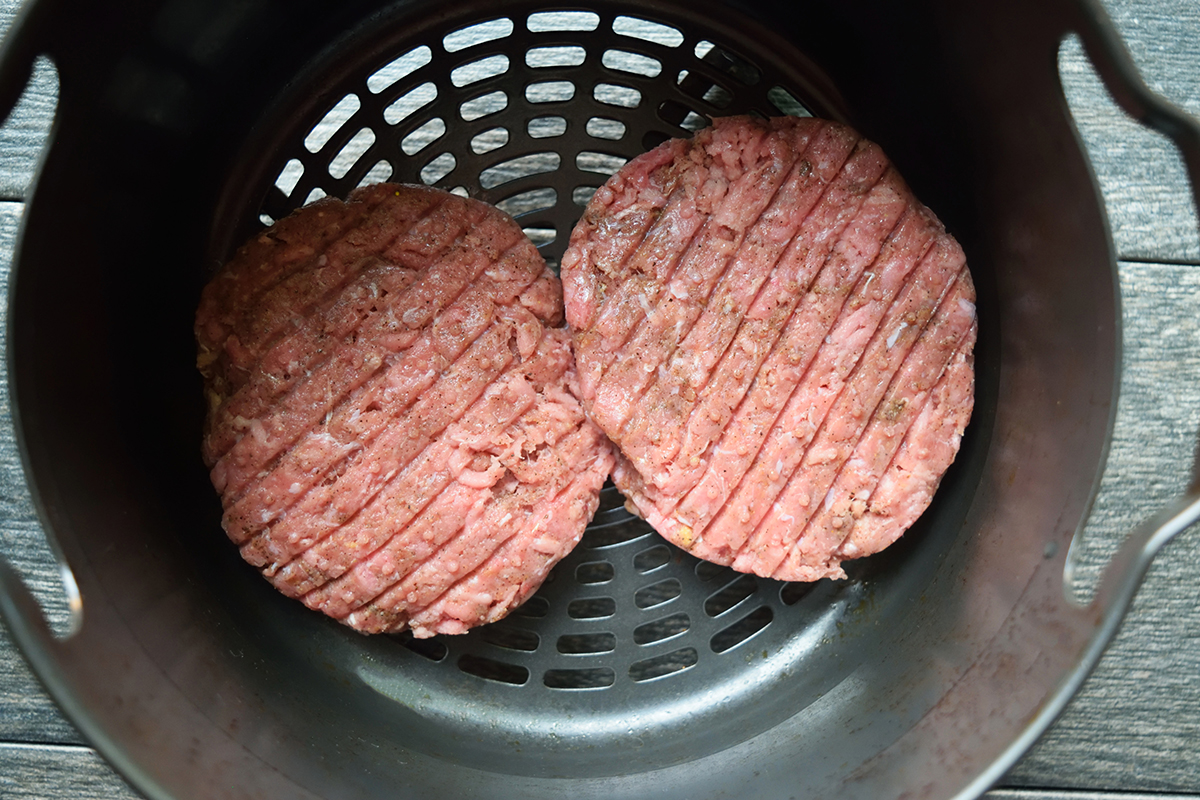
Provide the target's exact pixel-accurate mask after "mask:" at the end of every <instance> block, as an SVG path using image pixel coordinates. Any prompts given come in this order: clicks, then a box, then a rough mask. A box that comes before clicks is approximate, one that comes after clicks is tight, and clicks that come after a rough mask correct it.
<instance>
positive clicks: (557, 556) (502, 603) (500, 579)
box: [408, 471, 604, 635]
mask: <svg viewBox="0 0 1200 800" xmlns="http://www.w3.org/2000/svg"><path fill="white" fill-rule="evenodd" d="M603 482H604V480H603V478H602V477H600V476H599V474H598V473H595V472H591V471H589V472H588V473H586V474H582V475H579V476H578V477H576V479H575V480H574V481H572V482H571V483H570V484H569V485H568V486H566V487H565V488H564V489H563V491H562V492H560V493H559V494H558V495H557V496H555V497H554V498H550V499H548V500H547V501H546V502H545V506H546V508H545V509H544V510H542V511H541V512H540V513H539V512H535V513H534V514H533V515H532V516H534V517H535V518H537V517H539V516H540V517H541V518H544V519H547V520H548V522H547V525H546V527H545V528H542V529H540V530H539V529H538V528H537V527H536V523H535V526H534V527H533V528H532V529H529V530H520V531H518V532H517V534H516V535H514V536H512V537H510V538H509V539H508V540H506V541H505V542H504V544H503V545H502V546H501V547H500V548H498V549H497V550H496V551H495V552H493V553H492V555H491V556H490V557H489V559H488V561H486V562H484V563H483V564H480V565H479V566H478V567H476V569H475V570H474V571H473V573H472V574H471V575H469V576H467V577H466V578H464V579H463V580H461V581H459V582H458V583H456V584H455V585H454V586H452V587H450V589H448V590H447V591H446V592H444V593H443V594H442V595H440V596H439V597H437V598H436V599H434V600H433V601H432V602H430V603H428V604H426V606H425V607H424V608H423V609H419V610H417V611H415V612H412V609H409V611H410V613H409V620H408V624H409V625H410V626H412V627H413V628H414V631H416V632H417V633H418V635H419V634H421V633H425V632H429V633H435V632H436V633H460V632H462V630H463V628H462V627H461V625H462V623H461V620H463V619H469V617H467V616H466V615H467V614H468V613H472V614H474V615H475V619H478V620H479V621H480V623H485V622H495V621H496V619H498V617H497V615H496V610H497V608H511V607H513V605H514V604H518V603H521V602H524V601H525V600H527V599H528V598H529V596H530V595H531V594H533V592H534V591H535V590H536V589H537V588H538V586H539V585H540V584H541V583H542V581H544V580H545V578H546V575H547V574H549V571H550V568H551V566H552V565H553V564H554V563H556V562H557V561H559V560H561V559H562V558H563V557H565V556H566V555H567V553H568V552H570V550H571V549H572V548H574V547H575V545H576V544H578V543H579V540H580V538H582V535H583V532H582V530H580V531H579V532H578V533H577V534H574V535H570V536H564V533H568V534H569V533H570V532H571V529H572V528H574V527H575V526H576V525H577V524H578V522H577V520H579V519H583V518H586V517H588V516H590V515H592V514H594V513H595V510H596V508H597V507H598V506H599V504H600V498H599V494H598V492H599V490H600V487H601V485H602V484H603ZM564 503H565V504H567V507H568V511H567V512H566V514H565V515H564V514H562V512H561V511H560V510H559V507H560V506H562V505H563V504H564ZM562 529H565V530H562ZM533 562H540V563H538V565H537V567H536V569H534V570H533V572H532V573H531V577H527V578H526V579H525V580H523V581H520V582H518V581H517V580H516V579H517V578H518V577H520V575H521V574H522V573H523V572H525V571H527V570H528V567H529V565H530V563H533ZM493 567H494V568H493ZM481 584H483V585H497V584H498V585H501V586H506V587H508V591H507V593H506V594H504V595H502V596H500V597H492V596H490V595H481V594H480V593H479V588H480V587H481ZM489 601H490V602H489ZM447 619H449V620H450V623H449V625H448V626H447V623H446V620H447Z"/></svg>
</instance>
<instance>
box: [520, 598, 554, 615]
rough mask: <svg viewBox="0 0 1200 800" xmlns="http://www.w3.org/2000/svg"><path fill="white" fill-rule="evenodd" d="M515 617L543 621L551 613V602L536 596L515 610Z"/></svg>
mask: <svg viewBox="0 0 1200 800" xmlns="http://www.w3.org/2000/svg"><path fill="white" fill-rule="evenodd" d="M512 613H513V615H514V616H517V617H526V618H527V619H542V618H543V617H545V616H546V615H547V614H549V613H550V602H549V601H548V600H546V598H544V597H539V596H537V595H534V596H533V597H531V598H529V599H528V600H526V601H525V602H524V603H522V604H521V605H519V606H517V607H516V608H515V609H513V612H512Z"/></svg>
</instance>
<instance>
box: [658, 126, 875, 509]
mask: <svg viewBox="0 0 1200 800" xmlns="http://www.w3.org/2000/svg"><path fill="white" fill-rule="evenodd" d="M835 130H836V129H835ZM842 130H846V131H848V132H849V129H842ZM850 133H852V132H850ZM851 147H852V151H851V155H849V156H848V157H847V158H845V160H844V161H843V162H842V163H841V165H839V167H838V171H837V173H836V174H835V175H834V176H833V180H831V181H830V183H829V184H828V186H827V187H826V188H825V190H824V191H823V192H822V193H821V197H820V199H819V201H818V203H817V204H816V205H815V206H814V207H813V209H812V210H811V211H810V213H809V215H808V217H807V218H806V219H805V221H804V224H803V226H802V227H801V230H800V234H799V236H798V238H797V239H796V240H794V241H793V242H792V243H790V244H789V246H788V249H787V250H786V251H785V252H784V256H783V260H782V263H783V264H784V268H783V269H782V270H778V269H777V270H776V272H775V274H773V275H772V277H771V278H770V279H769V280H768V282H767V284H766V285H765V286H764V287H763V289H761V290H760V296H759V297H758V298H756V299H755V304H757V303H758V302H759V301H760V300H762V299H763V297H765V296H767V295H764V294H763V293H764V292H765V293H771V292H772V291H774V292H775V293H776V294H777V295H778V296H780V297H782V298H784V303H785V304H784V305H782V306H778V307H777V308H776V309H775V312H776V313H775V315H774V316H772V317H768V322H769V323H770V322H777V323H779V324H778V325H772V324H768V326H767V330H766V333H767V334H768V341H766V342H765V343H763V342H760V344H765V345H766V346H765V347H763V346H759V345H758V344H754V342H755V341H756V338H757V337H755V336H754V334H755V333H760V332H761V331H756V330H754V329H753V326H752V325H747V324H746V323H747V320H745V319H743V323H742V326H741V327H740V328H739V331H738V333H737V334H736V335H735V338H734V342H733V344H732V345H731V348H730V349H729V350H728V351H727V354H730V355H728V358H727V359H723V360H722V364H721V365H719V367H718V370H719V371H725V372H728V371H730V370H732V369H735V368H734V367H731V366H730V365H729V364H728V363H727V362H728V361H729V360H732V359H733V358H734V357H736V354H737V352H738V350H735V349H733V348H738V349H745V348H746V347H747V346H750V347H753V349H754V350H755V362H754V365H753V369H752V370H750V369H747V370H746V371H745V373H744V374H743V378H742V383H741V385H740V387H739V388H740V391H739V392H738V393H737V396H736V398H733V399H734V400H735V402H733V403H732V404H730V406H729V408H728V410H727V411H726V413H725V414H723V415H722V416H723V417H724V419H723V423H724V424H722V425H720V426H714V425H712V424H711V422H710V420H706V419H705V418H704V417H703V416H698V414H703V413H705V412H706V411H709V410H711V408H712V407H713V406H714V405H715V404H718V403H722V402H724V401H725V398H724V397H722V396H719V395H716V394H711V393H710V394H709V396H708V398H707V400H708V404H707V406H702V405H701V404H698V407H697V408H694V409H693V411H692V414H691V416H689V419H688V426H687V428H686V429H685V430H688V431H690V430H693V429H699V430H701V431H703V430H705V427H707V429H708V432H709V433H708V436H707V437H705V438H706V441H703V448H702V449H697V447H696V445H695V444H694V443H693V442H695V441H696V440H698V439H699V438H700V435H699V434H697V436H696V438H695V439H693V440H691V441H690V442H689V444H691V446H692V448H693V449H691V450H690V451H688V450H685V449H683V448H681V452H682V453H683V454H684V455H685V456H687V454H688V453H689V452H690V453H691V454H692V455H695V456H696V457H697V460H698V461H700V462H701V463H699V464H698V465H697V468H696V469H691V468H690V456H688V457H687V458H686V459H685V460H683V461H682V464H683V466H682V467H679V468H678V469H677V470H676V471H675V472H674V473H671V471H670V469H671V467H670V465H668V468H667V471H666V472H660V473H658V474H654V473H653V472H652V471H651V475H650V476H648V477H649V478H652V480H646V481H645V483H644V486H642V487H641V488H642V490H643V491H644V493H645V495H646V504H647V505H648V506H653V508H650V509H647V510H648V511H649V512H650V514H651V522H652V523H653V524H654V525H655V527H656V528H658V529H659V530H660V531H662V530H664V529H663V528H662V527H660V525H664V524H666V522H665V520H667V519H669V517H670V514H671V513H672V512H673V511H674V510H675V509H676V507H677V506H679V505H680V504H681V503H684V502H688V503H691V504H695V503H697V502H700V498H703V497H704V495H706V494H708V492H709V491H710V490H709V488H708V487H710V486H711V487H712V490H713V491H717V492H718V495H720V496H722V502H723V496H724V494H725V493H726V492H727V489H726V488H724V487H723V486H722V488H721V489H716V486H715V484H714V483H713V481H714V480H716V481H720V482H721V483H722V484H724V478H723V477H722V476H721V475H720V474H718V473H719V472H721V471H723V470H718V469H716V468H715V467H714V459H720V458H724V457H725V455H727V454H725V453H723V452H722V451H721V450H720V443H721V439H722V437H723V436H724V435H725V432H726V431H727V430H728V429H729V428H730V423H731V422H732V421H733V419H734V416H735V414H737V412H738V409H739V408H741V407H742V405H743V404H744V403H746V402H747V394H748V393H749V392H750V391H751V389H752V387H753V385H754V383H753V382H754V380H755V378H756V376H757V374H758V372H759V371H760V370H761V369H762V368H763V364H764V363H765V362H766V361H768V360H771V363H773V364H779V363H780V360H781V359H783V358H784V357H785V356H784V354H783V353H782V352H781V351H780V350H779V348H780V347H781V346H782V345H781V343H782V344H786V343H787V342H788V334H789V332H790V331H793V326H789V325H788V324H787V323H789V321H791V320H792V317H793V313H794V311H795V309H796V307H797V306H798V305H799V304H800V303H801V302H802V300H803V298H804V297H805V295H806V294H807V292H808V290H809V289H810V287H811V285H812V283H813V281H816V280H817V279H818V278H819V277H820V274H821V273H822V271H823V270H824V269H825V267H826V264H827V263H828V262H829V260H830V259H831V258H832V257H833V255H834V253H835V248H836V247H837V246H838V245H839V244H840V243H841V241H842V239H843V238H844V237H845V236H847V235H848V228H849V225H850V224H851V223H852V222H853V221H854V220H855V218H856V217H857V216H858V214H859V212H860V210H861V208H862V204H863V202H864V201H865V199H866V197H867V195H868V193H869V192H870V191H871V190H872V189H874V187H875V185H876V184H877V183H878V181H879V180H880V179H881V178H882V175H883V173H884V169H885V165H884V162H883V160H882V159H881V158H880V152H879V151H878V149H875V148H872V147H870V145H869V143H866V142H865V141H864V140H860V139H858V138H857V137H855V138H854V143H853V144H852V145H851ZM827 223H828V224H827ZM814 226H815V227H816V229H817V231H816V232H817V235H815V236H809V235H808V234H810V233H812V232H813V227H814ZM797 270H798V271H799V275H798V276H797V277H798V278H800V284H799V285H798V287H797V288H798V291H796V292H791V291H789V290H788V287H787V286H786V285H783V283H784V281H785V280H786V278H785V277H784V276H787V275H792V274H795V273H796V271H797ZM751 308H752V309H753V308H754V306H753V305H752V306H751ZM795 324H796V325H798V324H800V320H799V319H797V320H796V322H795ZM814 353H815V350H814ZM802 360H803V359H802V358H801V359H800V361H802ZM800 361H797V362H796V364H795V365H793V366H795V367H796V368H797V370H796V371H797V374H796V375H795V376H793V377H794V379H795V380H796V381H799V380H800V377H801V376H802V374H803V373H802V369H801V367H802V365H801V364H800ZM785 366H786V365H785ZM708 388H709V387H706V390H708ZM713 391H714V392H715V390H713ZM710 419H711V415H710ZM638 455H639V456H643V457H644V456H645V455H647V454H644V453H638ZM676 455H678V454H676ZM679 463H680V462H678V461H677V466H678V464H679ZM744 468H745V467H744V466H743V467H737V466H736V464H735V469H744ZM645 471H646V470H644V469H639V472H645ZM693 479H694V485H693V486H692V491H694V492H696V493H695V494H692V495H691V499H690V500H689V499H688V498H687V496H686V494H685V495H683V496H680V495H679V492H680V491H681V489H687V488H688V483H689V481H691V480H693ZM659 482H661V484H662V485H661V486H660V485H659ZM700 490H703V492H702V493H701V492H700ZM714 496H717V495H714ZM660 512H661V513H660ZM712 513H715V511H714V512H712Z"/></svg>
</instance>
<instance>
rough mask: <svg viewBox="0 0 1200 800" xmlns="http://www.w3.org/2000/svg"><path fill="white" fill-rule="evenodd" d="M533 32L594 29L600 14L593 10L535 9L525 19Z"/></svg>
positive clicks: (598, 23) (598, 21) (596, 26)
mask: <svg viewBox="0 0 1200 800" xmlns="http://www.w3.org/2000/svg"><path fill="white" fill-rule="evenodd" d="M525 27H526V28H528V29H529V31H530V32H531V33H549V32H551V31H594V30H596V28H598V27H600V15H599V14H596V13H595V12H592V11H535V12H534V13H532V14H530V15H529V17H528V18H527V19H526V20H525Z"/></svg>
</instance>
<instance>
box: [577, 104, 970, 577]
mask: <svg viewBox="0 0 1200 800" xmlns="http://www.w3.org/2000/svg"><path fill="white" fill-rule="evenodd" d="M562 264H563V268H562V279H563V289H564V293H565V298H564V303H565V309H566V316H567V322H568V324H569V325H570V326H571V327H572V330H573V341H574V345H575V358H576V362H577V364H578V369H579V373H580V376H581V381H580V382H581V392H582V394H581V399H582V401H583V405H584V408H585V409H586V410H587V413H588V415H589V416H590V417H591V418H592V419H593V420H595V421H596V423H597V424H598V425H599V426H600V427H601V428H602V429H603V430H604V432H605V433H606V434H607V435H608V436H609V437H610V438H611V439H612V441H613V443H614V444H615V445H616V446H617V448H618V455H617V465H616V468H615V470H614V473H613V480H614V482H615V483H616V485H617V487H618V488H619V489H620V490H621V491H622V492H623V493H624V494H625V496H626V498H627V500H628V501H629V504H630V505H631V506H632V508H633V510H635V511H636V513H638V514H639V515H641V516H642V517H644V518H645V519H646V520H648V521H649V522H650V523H651V524H652V525H653V526H654V527H655V529H656V530H658V531H659V533H661V534H662V535H663V536H665V537H666V538H667V539H669V540H671V541H672V542H674V543H675V544H677V545H678V546H680V547H682V548H684V549H685V550H688V551H689V552H691V553H693V554H694V555H696V556H698V557H700V558H703V559H707V560H709V561H713V562H716V563H720V564H725V565H729V566H732V567H734V568H735V569H738V570H740V571H743V572H751V573H755V574H758V575H762V576H764V577H774V578H778V579H782V580H804V581H811V580H817V579H819V578H823V577H833V578H838V577H843V576H844V574H845V573H844V571H843V570H842V567H841V562H842V561H843V560H846V559H851V558H857V557H860V556H865V555H869V554H872V553H875V552H877V551H879V550H881V549H883V548H884V547H886V546H887V545H889V544H891V543H892V542H894V541H895V540H896V538H898V537H899V536H900V534H901V533H903V531H904V530H905V529H907V528H908V527H909V526H910V525H912V523H913V522H914V521H915V520H916V519H917V517H918V516H920V514H921V513H922V512H923V511H924V510H925V508H926V507H927V506H928V505H929V502H930V500H931V498H932V496H933V493H934V491H935V490H936V489H937V486H938V484H939V482H940V480H941V477H942V475H943V473H944V472H945V471H946V469H947V468H948V467H949V465H950V463H951V462H952V461H953V460H954V457H955V455H956V453H957V451H958V446H959V441H960V440H961V437H962V434H963V430H964V429H965V427H966V425H967V422H968V421H969V419H970V416H971V409H972V406H973V403H974V371H973V361H972V348H973V346H974V342H975V336H976V330H977V322H976V319H975V304H974V301H975V289H974V285H973V283H972V281H971V277H970V273H969V272H968V271H967V266H966V258H965V256H964V255H963V252H962V249H961V248H960V247H959V245H958V243H957V242H956V241H955V240H954V239H953V237H951V236H950V235H949V234H948V233H947V232H946V230H945V228H944V227H943V226H942V224H941V222H940V221H939V220H938V219H937V217H935V216H934V214H933V213H932V212H931V211H930V210H929V209H928V208H926V207H925V206H923V205H922V204H921V203H920V202H918V201H917V199H916V198H915V197H914V196H913V193H912V191H911V190H910V189H909V188H908V186H907V185H906V184H905V182H904V181H903V179H902V178H901V177H900V175H899V173H898V172H897V171H896V170H895V168H894V167H892V166H891V165H890V163H889V162H888V159H887V157H886V156H885V155H884V154H883V152H882V150H881V149H880V148H879V147H878V146H877V145H875V144H873V143H871V142H868V141H866V140H864V139H862V137H861V136H859V135H858V134H857V133H856V132H855V131H853V130H852V129H850V128H849V127H847V126H845V125H842V124H839V123H835V122H830V121H826V120H818V119H798V118H777V119H771V120H760V119H754V118H749V117H730V118H725V119H717V120H714V122H713V125H712V127H710V128H707V129H705V130H702V131H700V132H699V133H697V134H696V135H695V137H693V139H691V140H689V141H682V140H672V141H669V142H666V143H664V144H663V145H661V146H660V147H658V148H656V149H654V150H652V151H651V152H649V153H646V154H645V155H643V156H640V157H639V158H636V159H634V160H633V161H631V162H629V164H627V165H626V166H625V167H624V168H622V169H621V170H620V171H618V172H617V173H616V174H615V175H614V176H613V177H612V178H611V179H610V180H609V181H608V183H606V184H605V186H604V187H602V188H601V189H600V190H599V191H597V192H596V195H595V196H594V197H593V199H592V201H591V202H590V203H589V205H588V207H587V209H586V210H585V212H584V216H583V219H582V220H581V221H580V223H579V225H577V226H576V228H575V230H574V232H573V233H572V236H571V242H570V246H569V247H568V249H567V252H566V254H565V255H564V256H563V262H562Z"/></svg>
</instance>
